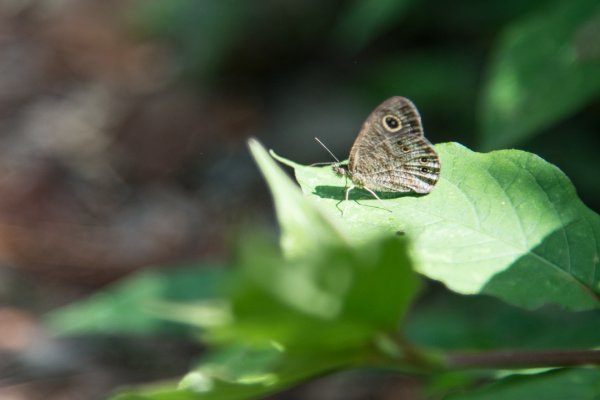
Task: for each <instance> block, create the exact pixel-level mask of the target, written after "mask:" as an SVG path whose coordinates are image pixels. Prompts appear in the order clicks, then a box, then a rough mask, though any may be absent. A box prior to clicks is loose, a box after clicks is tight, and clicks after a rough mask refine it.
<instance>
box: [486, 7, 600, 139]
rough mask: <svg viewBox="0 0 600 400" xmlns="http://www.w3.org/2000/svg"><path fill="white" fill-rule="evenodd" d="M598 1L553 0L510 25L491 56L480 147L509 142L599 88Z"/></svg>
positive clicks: (574, 106) (573, 107)
mask: <svg viewBox="0 0 600 400" xmlns="http://www.w3.org/2000/svg"><path fill="white" fill-rule="evenodd" d="M599 29H600V3H599V2H598V1H596V0H580V1H558V2H554V3H553V4H552V5H551V7H549V8H547V9H541V10H540V11H539V12H537V13H536V14H533V15H532V16H531V17H529V18H526V19H524V20H522V21H520V22H518V23H516V24H514V25H513V26H510V27H509V28H508V29H507V30H506V32H504V34H503V35H502V37H501V40H500V43H499V44H498V49H497V50H496V54H495V55H494V56H493V58H492V62H491V66H490V69H489V72H488V76H489V78H488V79H487V83H486V85H485V88H484V93H483V101H482V113H481V125H482V135H483V137H482V143H483V145H484V147H485V148H487V149H491V148H499V147H505V146H512V145H514V144H515V143H518V142H521V141H524V140H525V139H527V138H528V137H530V136H533V135H534V134H536V133H539V132H540V131H541V130H543V129H545V128H547V127H549V126H550V125H552V124H553V123H555V122H557V121H559V120H561V119H562V118H564V117H566V116H568V115H569V114H571V113H573V112H575V111H577V110H578V109H580V108H581V107H582V106H584V105H585V104H586V103H587V102H588V101H590V100H591V99H593V98H594V97H596V96H597V95H598V92H599V91H600V44H599V43H600V42H599V41H598V30H599Z"/></svg>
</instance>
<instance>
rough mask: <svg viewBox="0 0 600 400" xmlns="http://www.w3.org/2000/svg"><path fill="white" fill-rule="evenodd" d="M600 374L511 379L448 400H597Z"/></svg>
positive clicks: (591, 371)
mask: <svg viewBox="0 0 600 400" xmlns="http://www.w3.org/2000/svg"><path fill="white" fill-rule="evenodd" d="M599 397H600V370H598V369H596V368H576V369H565V370H558V371H551V372H548V373H545V374H539V375H534V376H512V377H509V378H506V379H503V380H501V381H499V382H496V383H492V384H490V385H488V386H486V387H484V388H481V389H478V390H475V391H472V392H470V393H465V394H459V395H455V396H448V397H447V399H448V400H479V399H481V400H483V399H485V400H504V399H506V400H520V399H523V400H529V399H544V400H565V399H577V400H587V399H589V400H597V399H598V398H599Z"/></svg>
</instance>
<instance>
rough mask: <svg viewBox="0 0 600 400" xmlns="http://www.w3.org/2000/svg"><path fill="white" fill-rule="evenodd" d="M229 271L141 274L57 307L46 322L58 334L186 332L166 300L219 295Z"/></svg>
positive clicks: (175, 270) (191, 269) (173, 270)
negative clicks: (177, 323)
mask: <svg viewBox="0 0 600 400" xmlns="http://www.w3.org/2000/svg"><path fill="white" fill-rule="evenodd" d="M225 272H226V271H225V270H224V269H222V268H217V267H208V266H206V267H186V268H171V269H169V270H167V271H144V272H140V273H137V274H134V275H133V276H131V277H129V278H127V279H125V280H123V281H121V282H118V283H117V284H115V285H113V286H111V287H109V288H107V289H105V290H102V291H100V292H99V293H96V294H94V295H92V296H91V297H89V298H87V299H85V300H82V301H79V302H76V303H73V304H70V305H67V306H65V307H62V308H59V309H57V310H54V311H52V312H51V313H49V314H48V315H47V316H46V321H45V323H46V326H47V327H48V329H49V331H50V332H52V333H54V334H56V335H82V334H92V333H94V334H98V333H104V334H107V333H108V334H152V333H157V332H165V331H169V332H172V333H173V332H175V331H177V330H179V331H181V328H182V327H181V326H176V325H175V324H173V323H169V322H168V321H167V320H166V315H169V314H167V313H165V312H164V308H165V307H168V306H166V304H167V303H169V302H189V301H197V300H207V299H213V298H215V297H216V296H217V292H218V290H219V289H220V288H221V287H222V285H223V281H224V280H225V277H226V275H225ZM198 308H200V306H197V309H196V310H194V312H195V316H197V315H198V314H199V312H198ZM161 310H163V312H162V313H161V312H160V311H161ZM170 317H171V318H173V317H174V315H170ZM212 317H213V318H214V317H215V316H214V315H213V316H212ZM179 319H184V318H179Z"/></svg>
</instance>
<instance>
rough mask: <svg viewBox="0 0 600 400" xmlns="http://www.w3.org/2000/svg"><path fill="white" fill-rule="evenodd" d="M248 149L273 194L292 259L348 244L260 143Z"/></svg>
mask: <svg viewBox="0 0 600 400" xmlns="http://www.w3.org/2000/svg"><path fill="white" fill-rule="evenodd" d="M248 146H249V147H250V152H251V153H252V156H253V157H254V160H255V161H256V163H257V164H258V166H259V168H260V171H261V172H262V174H263V175H264V177H265V179H266V180H267V183H268V184H269V188H270V189H271V193H272V194H273V199H274V201H275V210H276V212H277V218H278V219H279V224H280V225H281V229H282V234H281V245H282V248H283V250H284V251H285V252H286V254H287V255H288V256H297V257H298V256H303V255H306V254H310V252H318V251H319V250H320V249H321V248H322V247H323V246H338V245H340V244H343V243H345V242H346V240H345V238H344V237H343V236H342V235H341V233H340V232H339V230H338V228H337V227H336V226H335V225H334V223H333V222H332V221H331V220H330V219H329V216H328V214H327V213H325V212H323V211H322V210H321V209H320V208H319V206H318V205H316V204H315V203H314V202H312V201H311V200H309V199H307V198H305V197H304V196H302V193H301V192H300V190H298V186H297V185H296V184H294V183H293V182H292V181H291V180H290V178H288V176H287V175H286V174H285V172H283V171H282V170H281V168H280V167H279V166H278V165H277V164H276V163H275V162H274V161H273V159H272V158H271V156H269V154H268V153H267V151H266V150H265V149H264V147H262V145H261V144H260V143H259V142H258V141H256V140H254V139H251V140H250V141H249V142H248Z"/></svg>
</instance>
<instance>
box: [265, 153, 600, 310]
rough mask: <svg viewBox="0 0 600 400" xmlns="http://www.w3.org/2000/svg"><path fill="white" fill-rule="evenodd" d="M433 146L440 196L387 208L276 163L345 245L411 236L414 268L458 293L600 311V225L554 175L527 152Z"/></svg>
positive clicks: (310, 172) (312, 171)
mask: <svg viewBox="0 0 600 400" xmlns="http://www.w3.org/2000/svg"><path fill="white" fill-rule="evenodd" d="M435 147H436V150H437V152H438V154H439V156H440V160H441V165H442V170H441V178H440V181H439V182H438V184H437V186H436V187H435V188H434V190H433V191H432V192H431V193H430V194H428V195H425V196H417V195H414V194H404V195H402V194H381V196H382V198H383V200H382V202H381V203H380V202H379V201H377V200H375V199H373V197H372V196H371V195H370V194H368V193H367V192H364V191H359V190H355V191H353V192H352V194H351V196H350V198H351V201H349V202H348V204H343V203H344V192H345V189H344V188H345V184H346V183H345V181H344V178H341V177H338V176H336V175H335V174H334V173H333V171H332V170H331V168H330V167H324V168H323V167H322V168H317V167H306V166H302V165H298V164H295V163H293V162H290V161H286V160H285V159H281V158H280V159H279V160H280V161H282V162H284V163H286V164H288V165H289V166H292V167H293V168H294V169H295V172H296V178H297V180H298V182H299V183H300V185H301V187H302V190H303V191H304V193H305V194H306V196H307V197H308V198H310V199H312V200H313V201H316V202H318V203H319V205H320V209H322V210H325V211H327V212H328V214H329V218H330V220H333V221H335V222H334V223H335V224H336V226H337V227H339V229H340V230H341V232H342V234H343V235H344V237H345V238H346V240H348V241H351V242H352V243H354V244H355V245H359V244H360V243H364V242H367V241H369V240H372V239H373V238H374V237H381V236H387V237H389V236H392V235H395V234H397V233H398V232H401V233H405V234H406V235H408V237H409V238H410V239H411V243H412V248H411V252H412V255H413V259H414V261H415V266H416V268H417V270H418V271H419V272H421V273H422V274H424V275H426V276H428V277H429V278H432V279H435V280H439V281H441V282H443V283H444V284H446V286H448V287H449V288H450V289H451V290H453V291H456V292H458V293H463V294H478V293H483V294H489V295H493V296H497V297H499V298H501V299H503V300H505V301H507V302H509V303H512V304H515V305H519V306H523V307H527V308H536V307H539V306H541V305H542V304H545V303H556V304H560V305H562V306H565V307H568V308H570V309H574V310H584V309H590V308H595V307H597V305H598V296H597V294H596V291H598V281H599V279H600V274H598V273H597V269H598V264H599V263H600V260H599V256H598V255H599V254H600V249H599V243H600V218H599V216H598V215H597V214H595V213H594V212H592V211H591V210H589V209H588V208H587V207H586V206H585V205H584V204H583V203H582V202H581V201H580V200H579V198H578V197H577V194H576V193H575V190H574V188H573V186H572V184H571V183H570V182H569V180H568V178H567V177H566V176H565V175H564V174H563V173H562V172H561V171H560V170H559V169H558V168H556V167H555V166H553V165H551V164H549V163H547V162H546V161H544V160H543V159H541V158H539V157H537V156H535V155H533V154H530V153H526V152H522V151H516V150H505V151H496V152H492V153H488V154H481V153H475V152H472V151H470V150H469V149H467V148H465V147H463V146H461V145H459V144H455V143H446V144H441V145H436V146H435ZM272 190H277V188H272ZM346 207H347V210H346V213H345V214H343V215H342V213H341V212H340V208H346ZM288 212H290V213H292V212H294V211H293V210H291V209H289V208H288ZM298 251H300V250H298Z"/></svg>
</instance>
